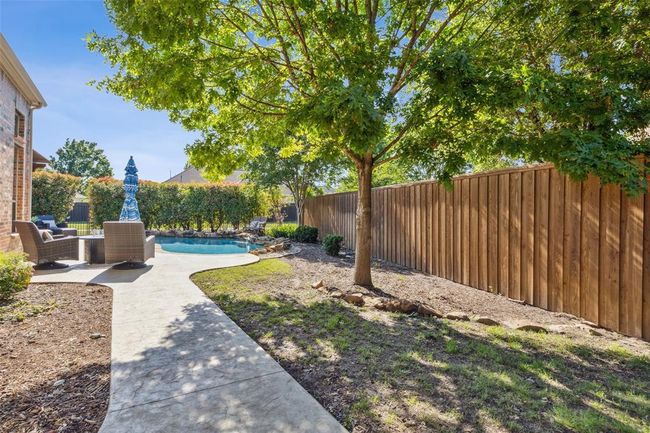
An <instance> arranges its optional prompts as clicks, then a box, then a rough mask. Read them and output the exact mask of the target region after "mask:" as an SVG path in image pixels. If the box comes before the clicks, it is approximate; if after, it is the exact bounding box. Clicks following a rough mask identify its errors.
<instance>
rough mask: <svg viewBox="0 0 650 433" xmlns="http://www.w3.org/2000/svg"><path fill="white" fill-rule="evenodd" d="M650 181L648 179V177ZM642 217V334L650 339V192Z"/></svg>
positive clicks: (646, 198) (647, 195) (647, 194)
mask: <svg viewBox="0 0 650 433" xmlns="http://www.w3.org/2000/svg"><path fill="white" fill-rule="evenodd" d="M648 180H649V181H650V179H648ZM644 214H645V217H644V219H643V329H642V336H643V338H644V339H646V340H650V192H649V193H646V195H645V212H644Z"/></svg>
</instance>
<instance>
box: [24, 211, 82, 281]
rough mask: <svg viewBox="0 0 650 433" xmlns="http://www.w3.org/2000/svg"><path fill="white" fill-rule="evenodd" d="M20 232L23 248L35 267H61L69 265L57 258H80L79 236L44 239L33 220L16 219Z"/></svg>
mask: <svg viewBox="0 0 650 433" xmlns="http://www.w3.org/2000/svg"><path fill="white" fill-rule="evenodd" d="M14 226H15V227H16V230H18V233H19V234H20V241H21V242H22V244H23V250H24V251H25V253H27V256H28V258H29V260H30V261H32V262H34V263H35V264H36V265H35V266H34V269H60V268H66V267H68V265H66V264H64V263H58V262H57V260H66V259H68V260H79V238H77V237H74V236H68V237H64V238H60V239H52V240H44V239H43V235H42V233H41V232H40V231H39V230H38V228H37V227H36V224H34V223H33V222H31V221H14Z"/></svg>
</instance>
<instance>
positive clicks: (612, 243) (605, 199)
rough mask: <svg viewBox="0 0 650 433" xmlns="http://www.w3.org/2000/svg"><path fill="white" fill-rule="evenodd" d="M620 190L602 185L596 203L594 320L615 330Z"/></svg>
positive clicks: (618, 262) (617, 292) (618, 261)
mask: <svg viewBox="0 0 650 433" xmlns="http://www.w3.org/2000/svg"><path fill="white" fill-rule="evenodd" d="M620 235H621V189H620V188H619V187H618V186H615V185H605V186H603V187H602V190H601V203H600V267H599V272H598V279H599V284H598V286H599V291H598V310H599V313H598V323H599V324H600V326H602V327H604V328H607V329H618V320H619V319H618V310H619V299H620V285H619V284H620V283H619V273H620V266H619V264H620V256H619V251H620V246H621V242H620V239H621V238H620Z"/></svg>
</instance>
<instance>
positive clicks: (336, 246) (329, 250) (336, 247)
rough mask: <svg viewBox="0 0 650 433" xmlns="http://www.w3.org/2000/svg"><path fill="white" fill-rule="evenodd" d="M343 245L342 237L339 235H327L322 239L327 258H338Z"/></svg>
mask: <svg viewBox="0 0 650 433" xmlns="http://www.w3.org/2000/svg"><path fill="white" fill-rule="evenodd" d="M342 244H343V236H341V235H327V236H325V239H323V249H324V250H325V253H326V254H327V255H328V256H334V257H336V256H338V255H339V252H340V251H341V245H342Z"/></svg>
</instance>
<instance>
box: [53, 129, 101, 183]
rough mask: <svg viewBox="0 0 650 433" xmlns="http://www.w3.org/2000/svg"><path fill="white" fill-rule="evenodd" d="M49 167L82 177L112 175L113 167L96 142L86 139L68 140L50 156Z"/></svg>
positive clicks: (85, 179) (84, 179)
mask: <svg viewBox="0 0 650 433" xmlns="http://www.w3.org/2000/svg"><path fill="white" fill-rule="evenodd" d="M50 167H51V168H52V169H53V170H55V171H58V172H59V173H64V174H70V175H72V176H77V177H80V178H82V179H83V181H84V184H85V183H86V181H87V180H88V179H90V178H97V177H106V176H108V177H110V176H113V169H112V168H111V164H110V163H109V162H108V158H106V155H104V150H103V149H101V148H99V147H97V143H94V142H91V141H86V140H75V139H72V140H70V139H69V138H68V139H67V140H66V141H65V144H64V145H63V146H62V147H61V148H59V149H58V150H57V151H56V156H54V155H53V156H50Z"/></svg>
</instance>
